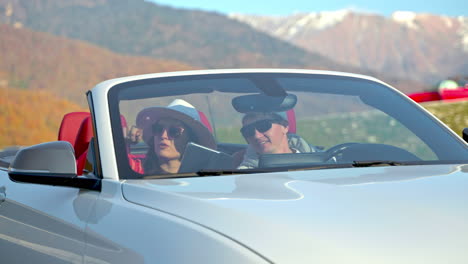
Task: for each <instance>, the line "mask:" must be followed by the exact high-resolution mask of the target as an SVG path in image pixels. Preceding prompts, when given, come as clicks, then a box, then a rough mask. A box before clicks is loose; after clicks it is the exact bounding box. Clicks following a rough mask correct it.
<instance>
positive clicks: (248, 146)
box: [0, 69, 468, 264]
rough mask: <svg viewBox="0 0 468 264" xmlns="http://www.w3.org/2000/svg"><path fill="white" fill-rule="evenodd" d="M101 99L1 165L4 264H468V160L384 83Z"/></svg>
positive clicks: (159, 79) (458, 142) (271, 72)
mask: <svg viewBox="0 0 468 264" xmlns="http://www.w3.org/2000/svg"><path fill="white" fill-rule="evenodd" d="M87 99H88V102H89V110H90V112H89V113H85V112H75V113H69V114H67V115H65V116H64V119H63V121H62V124H61V127H60V131H59V137H58V140H57V141H55V142H48V143H43V144H39V145H35V146H30V147H23V148H20V149H8V150H5V151H3V152H0V262H1V263H48V264H51V263H93V264H100V263H203V264H206V263H288V264H290V263H299V264H303V263H320V264H332V263H333V264H343V263H359V264H362V263H372V264H383V263H392V264H393V263H398V264H404V263H408V264H410V263H411V264H416V263H425V264H435V263H437V264H446V263H457V264H462V263H468V145H467V143H466V142H465V141H464V139H462V138H461V137H459V136H457V134H456V133H454V132H453V131H451V130H450V129H449V128H447V127H446V126H445V125H444V124H442V123H441V122H440V121H439V120H437V119H436V118H435V117H434V116H432V115H431V114H430V113H428V112H427V111H426V110H424V109H423V108H422V107H421V106H419V105H418V104H417V103H415V102H413V101H412V100H410V99H409V98H408V97H406V96H405V95H403V94H402V93H401V92H399V91H397V90H396V89H394V88H392V87H390V86H389V85H387V84H385V83H383V82H381V81H379V80H376V79H374V78H371V77H367V76H362V75H355V74H347V73H337V72H327V71H309V70H280V69H256V70H207V71H188V72H172V73H160V74H149V75H141V76H131V77H125V78H119V79H113V80H108V81H105V82H102V83H100V84H98V85H97V86H96V87H94V88H93V89H91V90H90V91H89V92H88V93H87ZM464 137H465V140H467V139H466V138H468V135H467V132H466V130H465V132H464ZM285 146H286V147H285Z"/></svg>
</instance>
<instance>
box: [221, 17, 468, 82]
mask: <svg viewBox="0 0 468 264" xmlns="http://www.w3.org/2000/svg"><path fill="white" fill-rule="evenodd" d="M230 18H232V19H236V20H238V21H242V22H245V23H247V24H249V25H251V26H252V27H254V28H256V29H257V30H260V31H263V32H267V33H268V34H271V35H273V36H275V37H278V38H281V39H283V40H286V41H289V42H291V43H294V44H295V45H298V46H300V47H302V48H304V49H306V50H309V51H312V52H317V53H319V54H322V55H324V56H327V57H330V58H332V59H334V60H335V61H338V62H340V63H344V64H348V65H354V66H358V67H364V68H367V69H372V70H374V71H378V72H386V73H391V74H395V75H398V76H401V77H404V78H409V79H415V80H431V79H433V80H438V79H441V78H446V77H448V76H453V75H457V74H461V75H463V74H464V75H466V74H467V73H468V64H467V61H468V17H448V16H439V15H432V14H419V13H413V12H407V11H398V12H394V13H393V14H392V15H391V16H389V17H386V16H381V15H377V14H371V13H362V12H355V11H351V10H338V11H330V12H318V13H297V14H293V15H290V16H284V17H274V16H254V15H242V14H232V15H230Z"/></svg>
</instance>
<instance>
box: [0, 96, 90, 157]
mask: <svg viewBox="0 0 468 264" xmlns="http://www.w3.org/2000/svg"><path fill="white" fill-rule="evenodd" d="M73 111H88V110H87V109H86V108H84V107H81V106H79V105H77V104H75V103H72V102H69V101H67V100H63V99H60V98H58V97H57V96H55V95H53V94H52V93H50V92H46V91H37V92H30V91H24V90H18V89H12V88H6V87H2V88H0V124H2V125H1V126H0V149H2V148H5V147H8V146H13V145H20V146H27V145H33V144H39V143H42V142H47V141H54V140H57V136H58V129H59V126H60V122H61V121H62V117H63V115H64V114H66V113H68V112H73Z"/></svg>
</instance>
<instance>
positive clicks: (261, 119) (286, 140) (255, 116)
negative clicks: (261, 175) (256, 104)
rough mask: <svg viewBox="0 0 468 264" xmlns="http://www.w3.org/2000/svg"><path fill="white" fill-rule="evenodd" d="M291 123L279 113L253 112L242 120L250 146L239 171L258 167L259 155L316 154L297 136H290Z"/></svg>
mask: <svg viewBox="0 0 468 264" xmlns="http://www.w3.org/2000/svg"><path fill="white" fill-rule="evenodd" d="M288 125H289V123H288V121H287V120H285V119H284V118H283V117H282V116H281V115H279V114H277V113H271V112H267V113H262V112H252V113H247V114H246V115H245V116H244V118H243V119H242V128H241V133H242V136H244V138H245V140H246V141H247V143H248V144H249V146H248V147H247V150H246V151H245V155H244V158H243V160H242V162H241V164H240V165H239V166H238V169H252V168H257V167H258V160H259V154H281V153H301V152H302V153H304V152H315V151H316V150H315V149H313V148H311V147H310V146H309V144H308V143H307V142H306V141H305V140H304V139H302V138H301V137H299V136H298V135H295V134H289V133H288V132H289V126H288Z"/></svg>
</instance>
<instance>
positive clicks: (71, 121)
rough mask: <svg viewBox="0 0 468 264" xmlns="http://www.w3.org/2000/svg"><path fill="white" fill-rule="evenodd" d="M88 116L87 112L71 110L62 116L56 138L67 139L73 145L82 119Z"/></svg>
mask: <svg viewBox="0 0 468 264" xmlns="http://www.w3.org/2000/svg"><path fill="white" fill-rule="evenodd" d="M88 116H90V114H89V113H88V112H71V113H68V114H66V115H64V116H63V119H62V123H61V124H60V128H59V133H58V140H61V141H68V142H70V144H72V146H73V147H75V140H76V136H77V135H78V130H79V129H80V126H81V123H82V122H83V120H84V119H85V118H86V117H88Z"/></svg>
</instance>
